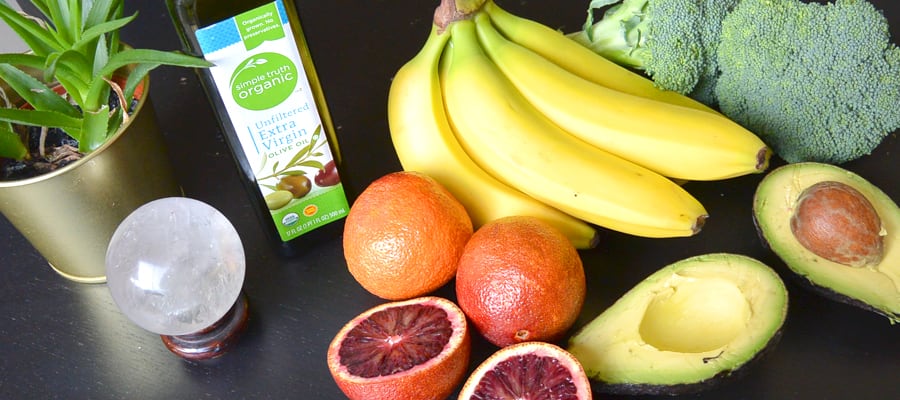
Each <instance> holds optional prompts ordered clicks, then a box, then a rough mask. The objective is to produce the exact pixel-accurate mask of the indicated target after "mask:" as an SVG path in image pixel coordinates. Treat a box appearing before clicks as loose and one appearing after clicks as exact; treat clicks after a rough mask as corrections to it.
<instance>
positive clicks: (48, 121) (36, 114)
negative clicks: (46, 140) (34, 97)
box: [0, 108, 82, 140]
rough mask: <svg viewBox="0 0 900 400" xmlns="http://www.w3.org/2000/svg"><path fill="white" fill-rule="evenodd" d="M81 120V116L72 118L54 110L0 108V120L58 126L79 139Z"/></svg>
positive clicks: (31, 124)
mask: <svg viewBox="0 0 900 400" xmlns="http://www.w3.org/2000/svg"><path fill="white" fill-rule="evenodd" d="M81 120H82V118H72V117H70V116H68V115H65V114H63V113H59V112H56V111H41V110H20V109H17V108H0V121H9V122H12V123H14V124H22V125H29V126H46V127H49V128H60V129H62V130H64V131H66V133H68V134H69V136H71V137H73V138H75V139H79V136H80V135H81ZM79 140H80V139H79Z"/></svg>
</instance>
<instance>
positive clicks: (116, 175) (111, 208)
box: [0, 80, 181, 283]
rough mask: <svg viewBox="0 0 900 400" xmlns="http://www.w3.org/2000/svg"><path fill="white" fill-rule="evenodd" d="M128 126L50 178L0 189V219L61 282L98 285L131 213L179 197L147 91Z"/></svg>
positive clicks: (0, 184) (5, 184)
mask: <svg viewBox="0 0 900 400" xmlns="http://www.w3.org/2000/svg"><path fill="white" fill-rule="evenodd" d="M147 82H148V81H147V80H145V81H144V92H143V96H142V98H141V99H140V102H139V103H138V106H137V108H136V111H135V112H134V113H133V115H132V118H131V120H130V121H129V122H128V123H127V124H126V125H123V127H122V129H120V131H119V132H118V133H117V134H116V136H115V137H113V138H112V139H110V140H109V141H107V142H106V143H105V144H104V145H103V146H101V147H100V148H98V149H97V150H95V151H93V152H92V153H90V154H88V155H87V156H85V157H84V158H82V159H81V160H78V161H77V162H75V163H72V164H70V165H67V166H66V167H63V168H60V169H58V170H56V171H53V172H52V173H49V174H45V175H41V176H38V177H34V178H29V179H23V180H18V181H6V182H4V181H0V212H2V213H3V214H4V215H5V216H6V218H7V219H9V221H10V222H12V224H13V225H14V226H15V227H16V229H18V230H19V231H20V232H21V233H22V235H24V236H25V238H26V239H28V241H29V242H30V243H31V244H32V245H33V246H34V247H35V248H36V249H37V250H38V251H39V252H40V253H41V255H43V256H44V258H46V259H47V261H48V262H49V263H50V265H51V266H52V267H53V268H54V269H55V270H56V271H57V272H59V273H60V274H61V275H63V276H64V277H66V278H68V279H71V280H73V281H77V282H85V283H103V282H105V281H106V267H105V258H106V247H107V245H108V244H109V240H110V238H111V237H112V234H113V232H114V231H115V229H116V228H117V227H118V225H119V223H120V222H121V221H122V220H123V219H124V218H125V217H126V216H127V215H128V214H130V213H131V212H132V211H134V210H135V209H136V208H137V207H139V206H141V205H143V204H145V203H147V202H149V201H152V200H155V199H158V198H162V197H169V196H180V195H181V189H180V186H179V185H178V183H177V181H176V179H175V176H174V172H173V170H172V167H171V164H170V162H169V158H168V152H167V150H166V147H165V142H164V141H163V138H162V134H161V133H160V131H159V128H158V127H157V124H156V115H155V114H154V112H153V107H152V106H151V104H150V101H149V97H148V93H149V86H148V85H147Z"/></svg>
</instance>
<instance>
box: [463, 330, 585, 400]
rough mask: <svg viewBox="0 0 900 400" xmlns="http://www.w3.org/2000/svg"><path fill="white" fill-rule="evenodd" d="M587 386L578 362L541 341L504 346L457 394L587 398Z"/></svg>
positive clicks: (468, 399) (467, 397)
mask: <svg viewBox="0 0 900 400" xmlns="http://www.w3.org/2000/svg"><path fill="white" fill-rule="evenodd" d="M592 396H593V395H592V394H591V385H590V382H589V381H588V377H587V375H586V374H585V373H584V369H583V368H582V367H581V364H580V363H579V362H578V360H576V359H575V357H573V356H572V355H571V354H569V352H567V351H566V350H565V349H563V348H561V347H559V346H556V345H553V344H550V343H545V342H522V343H518V344H514V345H510V346H506V347H503V348H501V349H500V350H498V351H497V352H495V353H494V354H493V355H491V356H490V357H488V359H487V360H485V361H484V362H482V363H481V364H480V365H479V366H478V367H477V368H475V371H474V372H472V375H470V376H469V379H467V380H466V383H465V384H464V385H463V388H462V391H461V392H460V394H459V400H474V399H485V400H487V399H524V400H531V399H544V400H585V399H591V398H592Z"/></svg>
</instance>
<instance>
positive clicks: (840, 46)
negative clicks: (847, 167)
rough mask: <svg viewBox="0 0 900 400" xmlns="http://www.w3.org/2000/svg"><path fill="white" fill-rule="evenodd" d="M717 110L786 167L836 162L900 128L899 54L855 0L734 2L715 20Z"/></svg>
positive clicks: (880, 23) (881, 25)
mask: <svg viewBox="0 0 900 400" xmlns="http://www.w3.org/2000/svg"><path fill="white" fill-rule="evenodd" d="M717 57H718V65H719V69H720V71H721V75H720V77H719V80H718V83H717V85H716V87H715V94H716V97H717V98H718V100H719V102H718V104H719V108H720V109H721V111H722V112H723V113H724V114H725V115H727V116H728V117H729V118H731V119H733V120H735V121H736V122H738V123H740V124H741V125H743V126H745V127H746V128H748V129H750V130H751V131H753V132H754V133H756V134H757V135H759V136H760V138H761V139H763V141H765V142H766V143H767V144H768V145H769V146H771V147H772V149H773V150H774V151H775V153H776V154H778V155H779V156H780V157H781V158H782V159H784V160H785V161H787V162H800V161H819V162H827V163H834V164H840V163H844V162H847V161H850V160H853V159H856V158H859V157H861V156H863V155H866V154H869V153H871V151H872V150H873V149H875V147H876V146H878V144H879V143H880V142H881V141H882V139H883V138H884V137H885V136H887V135H888V134H889V133H890V132H892V131H893V130H895V129H897V128H898V127H900V49H898V48H897V47H896V46H895V45H893V44H892V43H891V42H890V32H889V27H888V22H887V19H886V18H885V17H884V15H883V14H882V13H881V12H880V11H879V10H877V9H876V8H875V7H874V6H873V5H872V4H870V3H869V2H867V1H864V0H837V1H836V2H834V3H828V4H817V3H804V2H802V1H800V0H742V1H741V2H740V4H739V5H738V6H737V7H736V8H735V9H734V10H733V11H732V12H731V13H730V14H729V15H728V16H727V17H726V18H725V19H724V20H723V24H722V32H721V41H720V43H719V46H718V51H717Z"/></svg>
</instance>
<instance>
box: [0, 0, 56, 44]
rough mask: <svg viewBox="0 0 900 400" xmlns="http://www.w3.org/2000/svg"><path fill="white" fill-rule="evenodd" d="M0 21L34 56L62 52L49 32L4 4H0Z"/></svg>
mask: <svg viewBox="0 0 900 400" xmlns="http://www.w3.org/2000/svg"><path fill="white" fill-rule="evenodd" d="M35 5H37V1H35ZM38 8H40V7H38ZM0 19H3V21H4V22H6V25H8V26H9V27H10V29H12V30H13V31H14V32H16V35H17V36H19V37H20V38H21V39H22V41H24V42H25V44H27V45H28V48H30V49H31V51H33V52H34V54H37V55H39V56H46V55H47V54H49V53H51V52H54V51H62V50H63V48H64V47H63V46H62V45H61V44H60V43H59V42H58V41H57V39H56V37H55V36H54V35H52V34H51V33H50V31H48V30H46V29H45V28H44V27H43V26H41V25H40V24H38V23H37V22H36V21H34V20H31V19H29V18H27V17H25V16H24V15H22V14H20V13H19V12H18V11H16V10H15V9H13V8H12V7H10V6H9V5H8V4H6V3H5V2H3V3H0Z"/></svg>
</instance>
